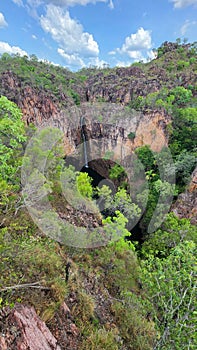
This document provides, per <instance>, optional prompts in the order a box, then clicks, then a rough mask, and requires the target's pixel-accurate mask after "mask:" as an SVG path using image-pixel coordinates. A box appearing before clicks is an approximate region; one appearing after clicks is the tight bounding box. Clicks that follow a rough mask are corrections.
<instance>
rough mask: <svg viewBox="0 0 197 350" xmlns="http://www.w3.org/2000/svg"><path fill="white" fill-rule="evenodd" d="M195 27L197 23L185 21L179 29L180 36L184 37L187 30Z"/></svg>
mask: <svg viewBox="0 0 197 350" xmlns="http://www.w3.org/2000/svg"><path fill="white" fill-rule="evenodd" d="M195 25H197V21H189V20H188V19H187V20H186V21H185V23H184V24H183V25H182V27H181V29H180V33H181V35H185V34H186V33H187V32H188V30H189V29H190V28H191V27H193V26H195Z"/></svg>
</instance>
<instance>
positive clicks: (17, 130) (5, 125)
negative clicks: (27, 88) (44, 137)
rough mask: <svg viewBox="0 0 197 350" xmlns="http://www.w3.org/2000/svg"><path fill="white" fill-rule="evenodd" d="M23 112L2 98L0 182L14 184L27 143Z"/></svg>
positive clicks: (0, 109)
mask: <svg viewBox="0 0 197 350" xmlns="http://www.w3.org/2000/svg"><path fill="white" fill-rule="evenodd" d="M26 139H27V138H26V135H25V126H24V122H23V121H22V112H21V111H20V109H19V108H18V107H17V106H16V104H15V103H13V102H11V101H9V100H8V99H7V98H6V97H5V96H2V97H1V98H0V167H1V174H0V180H5V181H8V182H9V183H12V184H14V183H15V182H16V176H15V174H16V172H17V171H18V170H19V167H20V166H21V161H22V155H23V145H24V143H25V141H26Z"/></svg>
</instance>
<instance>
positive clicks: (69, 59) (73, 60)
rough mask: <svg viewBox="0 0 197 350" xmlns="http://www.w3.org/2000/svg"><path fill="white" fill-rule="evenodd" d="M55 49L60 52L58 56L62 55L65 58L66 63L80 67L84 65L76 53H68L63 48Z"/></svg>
mask: <svg viewBox="0 0 197 350" xmlns="http://www.w3.org/2000/svg"><path fill="white" fill-rule="evenodd" d="M57 51H58V53H59V54H60V56H62V57H63V58H64V59H65V61H66V63H67V65H69V66H76V67H80V68H81V67H84V66H85V63H84V61H83V60H82V58H80V57H79V56H78V55H77V54H71V55H69V54H67V53H66V52H65V51H64V50H63V49H58V50H57Z"/></svg>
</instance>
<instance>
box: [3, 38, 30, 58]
mask: <svg viewBox="0 0 197 350" xmlns="http://www.w3.org/2000/svg"><path fill="white" fill-rule="evenodd" d="M4 52H7V53H9V54H10V55H12V54H19V55H20V56H28V54H27V52H26V51H24V50H22V49H21V48H20V47H17V46H10V45H9V44H8V43H5V42H4V41H0V54H3V53H4Z"/></svg>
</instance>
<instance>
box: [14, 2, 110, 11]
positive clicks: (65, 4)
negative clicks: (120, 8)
mask: <svg viewBox="0 0 197 350" xmlns="http://www.w3.org/2000/svg"><path fill="white" fill-rule="evenodd" d="M15 1H20V0H15ZM27 2H28V4H29V5H31V6H32V7H36V6H39V5H40V4H41V3H47V4H52V5H55V6H60V7H71V6H75V5H81V6H85V5H88V4H96V3H97V2H104V3H108V4H109V7H110V8H111V9H113V8H114V4H113V0H27Z"/></svg>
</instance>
